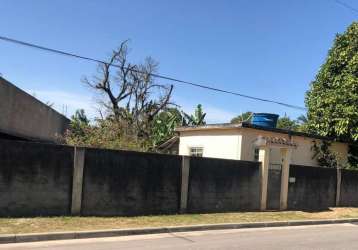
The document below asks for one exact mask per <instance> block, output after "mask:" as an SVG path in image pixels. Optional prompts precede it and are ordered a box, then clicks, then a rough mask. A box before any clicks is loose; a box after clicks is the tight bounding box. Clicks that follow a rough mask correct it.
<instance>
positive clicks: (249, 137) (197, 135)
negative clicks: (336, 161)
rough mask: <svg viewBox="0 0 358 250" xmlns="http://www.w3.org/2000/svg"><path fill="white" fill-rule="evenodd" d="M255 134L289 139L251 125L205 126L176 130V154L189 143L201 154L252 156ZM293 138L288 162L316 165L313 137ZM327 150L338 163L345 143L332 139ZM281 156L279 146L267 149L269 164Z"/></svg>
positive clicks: (343, 158) (278, 161) (185, 152)
mask: <svg viewBox="0 0 358 250" xmlns="http://www.w3.org/2000/svg"><path fill="white" fill-rule="evenodd" d="M258 136H268V137H281V138H286V139H287V140H290V137H289V135H287V134H282V133H277V132H270V131H264V130H257V129H252V128H236V129H221V130H220V129H212V130H209V129H206V130H195V131H183V132H180V145H179V154H180V155H189V153H190V151H189V149H190V147H203V148H204V157H213V158H223V159H233V160H245V161H253V160H254V149H255V144H254V142H255V141H256V139H257V137H258ZM292 140H293V142H295V143H296V144H297V147H296V148H293V151H292V154H291V163H292V164H295V165H305V166H318V163H317V161H316V159H312V157H313V151H312V150H311V147H312V145H313V141H314V140H316V141H317V142H319V140H317V139H313V138H308V137H303V136H292ZM331 150H332V151H333V152H336V153H337V154H338V155H339V157H340V163H341V164H342V165H344V164H345V163H346V162H347V155H348V145H347V144H346V143H339V142H333V143H332V146H331ZM281 163H282V159H281V155H280V149H279V148H272V149H271V150H270V164H281Z"/></svg>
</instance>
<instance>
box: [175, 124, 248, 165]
mask: <svg viewBox="0 0 358 250" xmlns="http://www.w3.org/2000/svg"><path fill="white" fill-rule="evenodd" d="M241 139H242V136H241V134H240V133H239V130H237V129H232V130H201V131H185V132H180V143H179V154H180V155H190V148H192V147H199V148H200V147H202V148H203V156H204V157H214V158H222V159H234V160H240V159H241V145H242V143H241Z"/></svg>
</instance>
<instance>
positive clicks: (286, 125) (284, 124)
mask: <svg viewBox="0 0 358 250" xmlns="http://www.w3.org/2000/svg"><path fill="white" fill-rule="evenodd" d="M299 126H300V125H299V124H298V122H297V121H296V120H291V118H290V117H288V116H287V115H286V114H285V115H284V116H283V117H280V118H278V120H277V128H281V129H287V130H294V131H297V130H298V129H299Z"/></svg>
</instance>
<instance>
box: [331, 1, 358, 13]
mask: <svg viewBox="0 0 358 250" xmlns="http://www.w3.org/2000/svg"><path fill="white" fill-rule="evenodd" d="M334 1H335V2H336V3H338V4H339V5H341V6H343V7H345V8H347V9H350V10H352V11H354V12H356V13H358V9H356V8H354V7H352V6H350V5H349V4H347V3H345V2H342V1H339V0H334Z"/></svg>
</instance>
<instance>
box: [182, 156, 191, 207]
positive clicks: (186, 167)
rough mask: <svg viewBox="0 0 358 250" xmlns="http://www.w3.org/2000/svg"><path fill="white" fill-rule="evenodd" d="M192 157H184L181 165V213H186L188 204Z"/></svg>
mask: <svg viewBox="0 0 358 250" xmlns="http://www.w3.org/2000/svg"><path fill="white" fill-rule="evenodd" d="M189 171H190V157H189V156H182V165H181V190H180V213H185V212H186V210H187V204H188V189H189Z"/></svg>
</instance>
